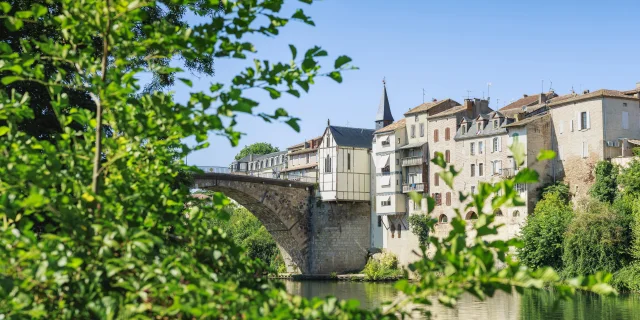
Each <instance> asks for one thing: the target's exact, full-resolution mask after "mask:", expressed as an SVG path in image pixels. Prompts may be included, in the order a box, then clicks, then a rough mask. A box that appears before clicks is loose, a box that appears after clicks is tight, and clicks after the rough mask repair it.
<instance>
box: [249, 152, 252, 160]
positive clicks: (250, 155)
mask: <svg viewBox="0 0 640 320" xmlns="http://www.w3.org/2000/svg"><path fill="white" fill-rule="evenodd" d="M249 161H253V153H250V154H249Z"/></svg>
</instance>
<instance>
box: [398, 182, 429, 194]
mask: <svg viewBox="0 0 640 320" xmlns="http://www.w3.org/2000/svg"><path fill="white" fill-rule="evenodd" d="M411 191H416V192H424V183H407V184H403V185H402V193H407V192H411Z"/></svg>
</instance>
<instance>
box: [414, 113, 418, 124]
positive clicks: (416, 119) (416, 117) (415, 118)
mask: <svg viewBox="0 0 640 320" xmlns="http://www.w3.org/2000/svg"><path fill="white" fill-rule="evenodd" d="M413 120H414V121H415V122H418V115H417V114H416V116H415V117H414V118H413Z"/></svg>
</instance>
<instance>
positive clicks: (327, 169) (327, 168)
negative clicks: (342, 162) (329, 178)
mask: <svg viewBox="0 0 640 320" xmlns="http://www.w3.org/2000/svg"><path fill="white" fill-rule="evenodd" d="M324 172H331V156H329V155H327V158H326V159H325V160H324Z"/></svg>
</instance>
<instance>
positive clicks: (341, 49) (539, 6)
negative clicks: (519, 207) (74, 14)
mask: <svg viewBox="0 0 640 320" xmlns="http://www.w3.org/2000/svg"><path fill="white" fill-rule="evenodd" d="M289 2H290V3H289V4H288V5H287V6H286V8H285V9H284V12H285V13H288V14H289V15H290V14H291V13H293V10H294V9H295V8H297V7H300V8H303V9H304V11H305V13H306V14H307V15H309V16H311V17H312V19H313V20H314V22H315V24H316V26H315V27H312V26H308V25H306V24H304V23H302V22H291V23H290V24H289V25H287V26H286V27H285V28H284V29H282V31H281V34H280V35H278V36H277V37H271V38H267V37H251V38H249V40H251V41H252V42H253V44H254V45H255V47H256V49H257V54H256V56H257V57H260V58H261V59H269V60H271V61H283V62H288V61H289V60H290V59H291V54H290V51H289V47H288V45H289V44H294V45H295V46H296V47H298V52H299V53H301V52H304V51H305V50H306V49H308V48H311V47H313V46H315V45H319V46H321V47H322V48H323V49H325V50H327V51H328V52H329V57H328V58H327V59H324V60H321V64H324V65H326V66H328V67H332V66H333V60H334V59H335V58H337V57H338V56H340V55H348V56H350V57H351V58H352V59H353V62H352V64H353V65H355V66H357V67H358V68H359V69H358V70H354V71H348V72H345V73H344V74H343V79H344V81H343V82H342V83H341V84H338V83H336V82H335V81H333V80H331V79H329V78H323V79H318V80H317V81H316V84H315V85H313V86H312V87H311V90H310V91H309V93H308V94H303V95H302V96H301V97H300V98H295V97H293V96H289V95H286V94H285V95H284V98H281V99H278V100H272V99H270V98H269V96H268V94H266V93H264V92H260V91H257V90H259V89H254V92H250V94H249V95H250V97H251V98H254V99H256V100H257V101H258V102H260V106H259V107H258V108H257V109H256V111H259V112H270V111H273V110H275V109H276V108H279V107H283V108H285V109H286V110H287V111H289V113H290V114H293V115H294V116H297V117H299V118H301V119H302V120H301V121H300V125H301V130H300V132H299V133H297V132H295V131H294V130H293V129H291V128H290V127H289V126H287V125H286V124H283V123H266V122H264V121H263V120H262V119H260V118H257V117H254V116H251V115H241V116H239V117H238V121H239V124H238V126H237V127H236V129H237V130H239V131H241V132H244V133H245V135H244V136H243V137H242V139H241V140H240V144H239V146H237V147H232V146H231V144H230V143H229V141H227V140H226V138H223V137H220V136H216V135H215V134H213V133H212V134H210V137H209V141H210V143H211V145H210V147H209V148H207V149H203V150H200V151H197V152H195V153H193V154H191V155H189V157H188V159H187V160H188V163H189V164H191V165H200V166H228V165H229V163H230V162H231V161H233V158H234V156H235V155H236V154H237V153H238V152H239V151H240V149H241V148H242V147H243V146H245V145H248V144H251V143H254V142H269V143H271V144H272V145H274V146H277V147H279V148H280V149H281V150H284V149H286V148H287V147H288V146H291V145H294V144H297V143H300V142H302V141H304V140H305V139H310V138H312V137H316V136H319V135H322V133H323V131H324V129H325V128H326V125H327V120H328V119H329V120H330V121H331V124H332V125H337V126H351V127H357V128H373V127H374V125H375V124H374V120H375V115H376V111H377V108H378V105H379V103H380V97H381V94H382V80H383V78H384V79H385V80H386V84H387V92H388V95H389V102H390V105H391V110H392V113H393V116H394V117H395V119H396V120H399V119H401V118H402V117H403V116H402V114H403V113H404V112H406V111H407V110H409V109H410V108H413V107H415V106H417V105H419V104H421V103H422V101H423V89H424V91H425V92H426V94H425V96H424V99H425V100H426V101H429V100H431V99H433V98H436V99H438V100H441V99H446V98H451V99H454V100H456V101H458V102H462V101H463V99H464V98H466V97H467V96H470V97H478V98H481V97H483V95H484V96H485V97H486V96H487V94H488V92H487V83H491V84H492V86H491V89H490V94H491V105H490V106H491V107H492V108H493V109H496V108H498V107H502V106H504V105H506V104H508V103H509V102H510V101H514V100H516V99H518V98H521V97H522V95H523V94H529V95H531V94H537V93H539V92H540V91H541V90H542V89H544V90H545V91H547V90H548V89H549V88H550V86H551V87H552V88H553V89H554V90H555V91H556V93H559V94H566V93H569V92H571V90H572V88H574V89H575V91H576V92H582V91H583V90H586V89H589V90H591V91H594V90H598V89H601V88H607V89H614V90H630V89H632V88H634V87H635V85H636V82H640V59H638V55H639V54H640V33H639V32H638V31H639V30H640V2H637V1H590V0H587V1H542V0H540V1H535V2H529V1H408V0H406V1H403V0H394V1H389V0H384V1H383V0H366V1H364V0H361V1H356V0H325V1H319V2H316V3H314V4H313V5H311V6H309V5H306V4H303V3H298V2H295V1H289ZM252 58H253V57H249V59H247V60H233V59H221V60H218V61H216V74H215V76H213V77H203V76H200V75H197V74H196V75H193V74H190V75H188V77H190V78H192V79H193V81H194V86H193V88H188V87H186V86H184V85H181V84H178V85H176V86H175V87H174V88H173V90H174V91H175V93H176V99H177V100H178V101H186V99H188V94H189V91H201V90H204V91H207V90H208V88H209V86H210V85H211V83H214V82H223V83H228V81H229V80H230V79H231V78H232V77H233V76H234V75H236V74H237V73H238V72H239V71H240V70H242V68H243V67H245V66H248V65H252V64H253V62H252ZM543 81H544V87H542V82H543Z"/></svg>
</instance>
